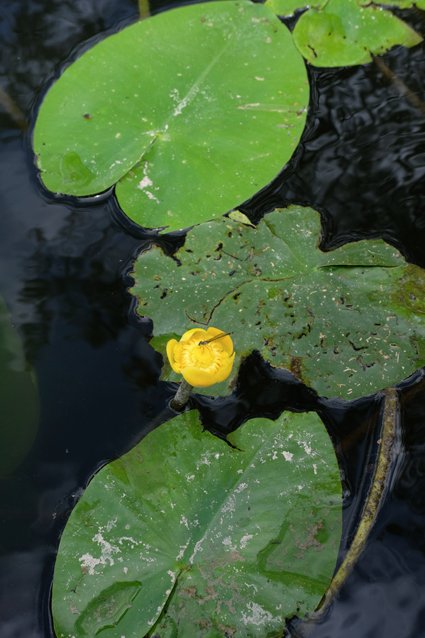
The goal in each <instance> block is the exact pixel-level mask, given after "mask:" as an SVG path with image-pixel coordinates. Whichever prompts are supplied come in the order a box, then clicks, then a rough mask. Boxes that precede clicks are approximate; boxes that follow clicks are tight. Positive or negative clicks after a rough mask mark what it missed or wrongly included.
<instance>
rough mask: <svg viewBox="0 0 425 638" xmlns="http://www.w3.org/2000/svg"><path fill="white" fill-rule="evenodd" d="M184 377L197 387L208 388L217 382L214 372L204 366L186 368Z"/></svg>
mask: <svg viewBox="0 0 425 638" xmlns="http://www.w3.org/2000/svg"><path fill="white" fill-rule="evenodd" d="M182 375H183V378H184V379H185V380H186V381H187V382H188V383H190V385H193V386H194V387H195V388H207V387H208V386H210V385H214V383H217V381H216V379H215V377H214V375H213V374H212V372H208V371H207V370H202V368H194V367H192V368H185V369H184V370H182Z"/></svg>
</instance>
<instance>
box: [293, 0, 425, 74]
mask: <svg viewBox="0 0 425 638" xmlns="http://www.w3.org/2000/svg"><path fill="white" fill-rule="evenodd" d="M389 4H391V3H389ZM293 36H294V41H295V44H296V45H297V47H298V49H299V51H300V52H301V53H302V55H303V56H304V57H305V58H306V60H308V61H309V62H310V64H313V65H314V66H320V67H335V66H351V65H356V64H365V63H367V62H370V61H371V60H372V56H373V55H380V54H381V53H385V51H388V50H389V49H391V48H392V47H394V46H396V45H403V46H406V47H412V46H414V45H415V44H418V43H419V42H421V41H422V38H421V36H420V35H419V34H418V33H416V31H414V30H413V29H411V27H409V25H408V24H406V23H405V22H403V21H402V20H400V19H399V18H397V17H396V16H395V15H394V14H393V13H391V11H387V10H385V9H383V8H382V7H378V6H374V5H370V6H366V7H362V6H360V5H359V3H358V2H357V0H329V1H328V2H327V3H326V5H325V6H324V7H323V8H322V9H314V8H312V9H309V10H308V11H306V12H305V13H303V15H302V16H301V17H300V19H299V20H298V22H297V24H296V26H295V29H294V33H293Z"/></svg>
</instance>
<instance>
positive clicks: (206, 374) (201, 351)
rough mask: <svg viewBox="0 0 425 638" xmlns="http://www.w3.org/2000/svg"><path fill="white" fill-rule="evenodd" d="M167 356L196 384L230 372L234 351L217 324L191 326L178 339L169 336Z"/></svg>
mask: <svg viewBox="0 0 425 638" xmlns="http://www.w3.org/2000/svg"><path fill="white" fill-rule="evenodd" d="M167 357H168V360H169V362H170V364H171V367H172V368H173V370H174V372H177V373H178V374H181V375H182V376H183V378H184V379H185V381H187V383H189V384H190V385H192V386H194V387H197V388H206V387H207V386H209V385H213V384H214V383H220V381H224V380H225V379H227V377H228V376H229V374H230V372H231V370H232V366H233V361H234V359H235V352H234V350H233V342H232V340H231V338H230V337H229V335H228V334H226V333H225V332H223V331H222V330H218V329H217V328H208V330H203V329H202V328H193V329H192V330H188V331H187V332H185V333H184V335H183V336H182V337H181V339H180V341H176V339H170V341H169V342H168V343H167Z"/></svg>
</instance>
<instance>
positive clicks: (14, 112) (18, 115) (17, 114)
mask: <svg viewBox="0 0 425 638" xmlns="http://www.w3.org/2000/svg"><path fill="white" fill-rule="evenodd" d="M0 105H1V106H2V107H3V108H4V110H5V111H6V113H8V114H9V115H10V117H11V118H12V120H13V121H14V122H15V124H16V125H17V126H18V127H19V128H20V129H21V131H26V130H27V128H28V123H27V121H26V119H25V115H24V114H23V113H22V111H21V109H20V108H19V106H18V105H17V104H16V102H15V100H13V99H12V98H11V97H10V95H9V94H8V93H6V91H5V90H4V89H2V88H1V87H0Z"/></svg>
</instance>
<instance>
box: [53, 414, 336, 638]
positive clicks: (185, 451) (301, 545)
mask: <svg viewBox="0 0 425 638" xmlns="http://www.w3.org/2000/svg"><path fill="white" fill-rule="evenodd" d="M229 439H230V442H231V443H232V446H233V447H231V446H229V445H227V443H226V442H225V441H222V440H221V439H218V438H216V437H214V436H213V435H212V434H210V433H209V432H207V431H204V430H203V429H202V426H201V424H200V422H199V417H198V414H197V412H195V411H192V412H188V413H184V414H182V415H179V416H177V417H175V418H174V419H172V420H171V421H169V422H168V423H166V424H164V425H161V426H160V427H159V428H157V429H156V430H154V431H153V432H151V433H150V434H149V435H148V436H146V437H145V438H144V439H143V440H142V441H141V442H140V443H139V444H138V445H136V447H135V448H133V449H132V450H131V451H130V452H129V453H127V454H126V455H124V456H123V457H122V458H120V459H118V460H117V461H114V462H113V463H110V464H109V465H107V466H106V467H104V468H103V469H102V470H101V471H100V472H98V474H96V475H95V477H94V478H93V479H92V481H91V483H90V484H89V486H88V487H87V489H86V491H85V492H84V494H83V496H82V498H81V500H80V501H79V503H78V504H77V506H76V508H75V509H74V511H73V513H72V514H71V517H70V519H69V521H68V524H67V526H66V528H65V531H64V533H63V536H62V539H61V543H60V547H59V553H58V558H57V561H56V566H55V573H54V582H53V617H54V625H55V630H56V635H57V636H70V635H72V636H75V638H82V637H83V636H95V635H97V634H101V635H102V637H104V638H117V636H125V637H126V638H140V637H141V636H145V635H149V636H156V635H160V636H161V638H171V636H173V637H174V638H192V637H193V636H197V638H203V637H204V638H206V637H207V636H208V637H210V636H224V635H232V636H235V638H236V637H238V636H240V637H241V638H244V637H246V636H252V637H253V638H254V637H258V638H264V636H266V635H267V636H275V635H276V636H278V635H279V636H280V635H281V634H282V631H283V628H284V625H285V618H286V617H290V616H292V615H294V614H295V613H296V614H298V615H303V614H306V613H308V612H312V611H313V610H314V609H315V607H316V606H317V605H318V603H319V602H320V599H321V597H322V595H323V594H324V593H325V591H326V589H327V587H328V585H329V583H330V581H331V578H332V575H333V572H334V568H335V564H336V559H337V555H338V548H339V543H340V536H341V511H342V508H341V505H342V502H341V483H340V477H339V470H338V464H337V461H336V457H335V454H334V449H333V446H332V443H331V440H330V438H329V436H328V434H327V432H326V430H325V428H324V426H323V423H322V422H321V420H320V419H319V417H318V416H317V415H316V414H314V413H309V414H290V413H287V414H284V415H282V416H281V417H280V418H279V419H277V420H276V421H270V420H268V419H253V420H251V421H248V422H247V423H245V424H244V425H243V426H242V427H240V428H239V429H238V430H237V431H236V432H234V433H233V434H232V435H231V436H230V437H229Z"/></svg>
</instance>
